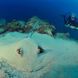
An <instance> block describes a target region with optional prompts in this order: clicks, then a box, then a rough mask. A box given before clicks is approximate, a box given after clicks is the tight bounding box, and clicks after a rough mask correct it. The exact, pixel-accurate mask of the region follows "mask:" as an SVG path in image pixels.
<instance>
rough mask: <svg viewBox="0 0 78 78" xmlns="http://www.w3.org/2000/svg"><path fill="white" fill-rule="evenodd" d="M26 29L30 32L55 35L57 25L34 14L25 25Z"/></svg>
mask: <svg viewBox="0 0 78 78" xmlns="http://www.w3.org/2000/svg"><path fill="white" fill-rule="evenodd" d="M25 27H26V29H28V31H29V32H31V31H36V32H39V33H42V34H48V35H51V36H52V35H53V33H52V32H55V27H54V26H53V25H51V24H49V23H48V22H46V21H44V20H41V19H40V18H38V17H36V16H34V17H32V18H30V19H29V20H28V22H27V23H26V25H25Z"/></svg>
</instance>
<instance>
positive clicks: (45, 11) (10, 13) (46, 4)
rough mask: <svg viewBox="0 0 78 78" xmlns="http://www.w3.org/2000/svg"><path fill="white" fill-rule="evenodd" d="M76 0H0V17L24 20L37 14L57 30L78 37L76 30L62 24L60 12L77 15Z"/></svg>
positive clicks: (77, 3) (77, 2) (77, 4)
mask: <svg viewBox="0 0 78 78" xmlns="http://www.w3.org/2000/svg"><path fill="white" fill-rule="evenodd" d="M77 6H78V1H77V0H59V1H57V0H0V18H6V19H8V20H11V19H22V20H24V19H25V20H26V19H28V18H30V17H32V16H38V17H40V18H42V19H46V20H48V21H49V22H50V23H52V24H53V25H55V27H56V28H57V31H59V32H69V33H70V34H71V37H73V38H74V39H78V36H77V34H78V30H73V29H71V28H66V27H65V26H64V21H63V18H62V17H61V15H62V14H66V13H68V14H69V13H70V12H71V13H75V14H76V15H77V16H78V10H77Z"/></svg>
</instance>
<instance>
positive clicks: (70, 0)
mask: <svg viewBox="0 0 78 78" xmlns="http://www.w3.org/2000/svg"><path fill="white" fill-rule="evenodd" d="M77 7H78V0H0V18H1V19H6V20H7V21H11V20H12V19H17V20H28V19H29V18H31V17H33V16H37V17H39V18H41V19H43V20H47V21H48V22H49V23H50V24H52V25H54V26H55V27H56V32H61V33H69V34H70V38H72V39H71V40H69V39H67V40H64V39H60V38H56V39H54V38H51V37H50V36H48V35H41V34H39V33H35V34H34V35H32V36H31V39H28V38H27V40H28V42H27V40H26V44H27V43H28V45H26V44H24V41H23V43H22V42H17V41H20V40H21V39H23V38H26V34H21V33H17V32H14V33H8V34H6V35H4V37H2V36H0V37H2V38H0V40H1V42H0V46H1V45H2V44H3V45H4V44H5V43H6V44H9V43H11V42H12V43H13V42H16V43H14V44H13V45H11V46H12V47H11V46H10V47H11V48H12V49H11V50H12V53H13V51H14V52H15V51H16V49H17V48H20V47H22V48H23V49H24V50H25V52H27V54H28V55H29V56H27V54H26V53H25V55H24V60H23V59H21V58H20V57H19V56H18V58H19V59H20V60H21V62H18V61H19V60H18V59H17V60H16V61H17V62H16V61H14V60H15V59H16V58H17V55H16V54H13V55H14V56H13V57H12V58H11V53H9V54H10V55H8V56H7V54H8V53H7V52H8V51H9V49H7V48H8V47H6V46H5V47H6V50H5V49H4V47H3V46H2V48H0V49H1V50H2V51H3V52H6V51H7V52H6V54H3V53H2V54H0V56H3V57H6V56H7V57H6V58H7V60H9V59H10V58H11V60H10V61H9V62H11V63H13V64H14V65H15V66H16V67H18V68H20V69H21V64H22V65H23V63H24V61H25V59H26V58H27V59H28V60H29V61H26V62H27V64H29V66H28V65H27V66H28V68H26V70H28V71H29V72H31V73H29V72H28V73H26V77H24V78H78V60H77V59H78V57H77V56H78V52H77V51H78V42H76V41H75V40H78V30H77V29H72V28H69V27H65V25H64V19H63V17H62V15H64V14H68V15H69V14H70V13H74V14H76V16H77V17H78V8H77ZM30 34H31V33H30ZM28 35H29V34H27V36H28ZM8 38H9V39H8ZM11 38H12V39H11ZM16 39H17V40H16ZM38 45H40V46H41V47H43V48H44V49H45V51H46V52H45V53H43V54H42V55H39V54H37V53H36V51H37V48H38ZM8 46H9V45H8ZM18 46H19V47H18ZM33 46H34V47H33ZM15 47H16V48H15ZM32 47H33V48H32ZM30 48H31V49H30ZM61 48H62V50H61ZM47 49H48V50H47ZM50 49H51V50H50ZM1 50H0V51H1ZM31 50H32V51H31ZM60 50H61V51H60ZM48 51H50V52H48ZM33 52H34V53H33ZM26 56H27V57H26ZM51 56H52V57H51ZM30 57H31V58H30ZM27 59H26V60H27ZM35 59H36V60H35ZM34 60H35V61H34ZM22 61H23V62H22ZM50 61H51V62H53V63H52V64H50V66H51V65H53V66H54V67H53V68H52V71H51V72H48V73H47V74H45V75H44V76H43V77H40V75H42V74H44V73H46V72H45V71H48V70H47V67H46V68H45V67H44V66H43V65H47V63H48V62H49V63H51V62H50ZM15 62H16V63H15ZM0 63H1V62H0ZM18 63H19V64H20V65H18ZM33 63H34V64H33ZM39 64H40V65H42V67H44V68H45V69H44V70H43V69H42V70H40V69H41V68H40V65H39ZM17 65H18V66H17ZM4 66H5V68H3V70H4V71H5V70H6V71H9V70H8V69H11V70H12V68H9V66H8V65H7V66H6V65H4ZM37 66H38V69H36V68H37ZM0 67H1V66H0ZM22 67H23V66H22ZM24 67H25V65H24ZM31 67H32V70H31ZM6 68H7V69H6ZM33 69H35V70H33ZM49 69H50V68H49ZM13 70H14V71H13ZM13 70H12V71H11V72H10V71H9V72H10V74H12V75H17V77H15V76H13V77H12V78H21V77H23V76H22V75H23V74H22V75H21V74H20V73H21V72H19V74H20V76H19V74H18V71H16V70H15V69H13ZM38 70H40V71H41V72H40V71H38ZM33 71H37V72H36V73H35V72H33ZM3 73H4V72H3ZM15 73H17V74H15ZM0 74H1V71H0ZM6 78H11V77H9V75H8V76H7V77H6Z"/></svg>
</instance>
